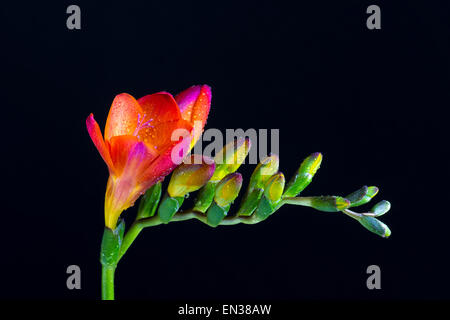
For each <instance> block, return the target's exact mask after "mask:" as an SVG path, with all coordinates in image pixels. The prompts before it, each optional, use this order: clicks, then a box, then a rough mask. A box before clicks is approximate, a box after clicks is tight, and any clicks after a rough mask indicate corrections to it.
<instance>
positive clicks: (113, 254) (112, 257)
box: [100, 219, 125, 266]
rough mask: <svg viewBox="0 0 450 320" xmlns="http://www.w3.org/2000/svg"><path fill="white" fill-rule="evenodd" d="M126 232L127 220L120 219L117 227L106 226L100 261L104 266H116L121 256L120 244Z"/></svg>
mask: <svg viewBox="0 0 450 320" xmlns="http://www.w3.org/2000/svg"><path fill="white" fill-rule="evenodd" d="M124 233H125V221H124V220H123V219H120V220H119V224H118V225H117V227H116V229H114V230H111V229H109V228H108V227H105V230H104V231H103V238H102V244H101V249H100V263H101V264H102V265H104V266H115V265H116V264H117V260H118V258H119V251H120V246H121V245H122V239H123V235H124Z"/></svg>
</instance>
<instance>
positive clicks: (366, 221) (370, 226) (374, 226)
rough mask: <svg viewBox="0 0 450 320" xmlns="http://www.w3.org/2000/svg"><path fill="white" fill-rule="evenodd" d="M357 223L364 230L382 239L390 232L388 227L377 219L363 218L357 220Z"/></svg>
mask: <svg viewBox="0 0 450 320" xmlns="http://www.w3.org/2000/svg"><path fill="white" fill-rule="evenodd" d="M358 221H359V223H361V224H362V225H363V226H364V228H366V229H367V230H369V231H371V232H373V233H375V234H377V235H379V236H381V237H383V238H387V237H389V236H390V235H391V230H390V229H389V227H388V226H387V225H385V224H384V223H383V222H381V221H380V220H378V219H377V218H374V217H367V216H363V217H361V218H358Z"/></svg>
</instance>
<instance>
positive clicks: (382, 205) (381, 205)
mask: <svg viewBox="0 0 450 320" xmlns="http://www.w3.org/2000/svg"><path fill="white" fill-rule="evenodd" d="M390 209H391V203H390V202H389V201H386V200H381V201H380V202H378V203H377V204H376V205H374V206H373V208H372V209H371V210H370V212H372V213H373V214H374V216H375V217H379V216H382V215H383V214H385V213H386V212H388V211H389V210H390Z"/></svg>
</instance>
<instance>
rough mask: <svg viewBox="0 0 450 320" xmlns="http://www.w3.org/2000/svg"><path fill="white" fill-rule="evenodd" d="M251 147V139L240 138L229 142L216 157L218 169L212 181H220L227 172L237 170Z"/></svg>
mask: <svg viewBox="0 0 450 320" xmlns="http://www.w3.org/2000/svg"><path fill="white" fill-rule="evenodd" d="M250 147H251V142H250V139H248V138H238V139H235V140H234V141H232V142H230V143H228V144H227V145H225V147H223V149H222V150H221V151H220V152H218V153H217V155H216V156H215V157H214V162H215V163H216V170H215V171H214V174H213V176H212V178H211V181H212V182H218V181H220V180H222V179H223V177H225V176H226V175H227V174H230V173H233V172H235V171H236V170H237V169H238V168H239V167H240V165H241V164H242V163H243V162H244V160H245V158H246V157H247V155H248V152H249V150H250Z"/></svg>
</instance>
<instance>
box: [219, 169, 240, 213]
mask: <svg viewBox="0 0 450 320" xmlns="http://www.w3.org/2000/svg"><path fill="white" fill-rule="evenodd" d="M241 187H242V175H241V174H240V173H237V172H235V173H230V174H229V175H227V176H226V177H225V178H223V179H222V180H221V181H220V182H219V183H218V184H217V186H216V193H215V195H214V201H215V203H217V204H218V205H219V206H221V207H226V206H228V205H229V204H231V203H232V202H233V201H234V199H236V198H237V196H238V194H239V190H241Z"/></svg>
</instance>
